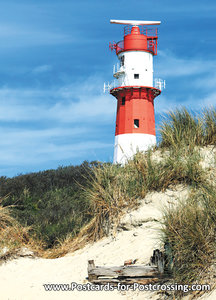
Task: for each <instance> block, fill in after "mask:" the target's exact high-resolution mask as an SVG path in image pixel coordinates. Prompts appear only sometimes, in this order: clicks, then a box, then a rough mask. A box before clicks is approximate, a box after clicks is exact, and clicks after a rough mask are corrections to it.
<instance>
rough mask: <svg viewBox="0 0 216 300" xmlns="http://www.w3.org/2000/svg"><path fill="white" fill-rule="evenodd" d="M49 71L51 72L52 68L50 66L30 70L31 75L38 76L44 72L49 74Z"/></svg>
mask: <svg viewBox="0 0 216 300" xmlns="http://www.w3.org/2000/svg"><path fill="white" fill-rule="evenodd" d="M49 71H52V66H50V65H42V66H38V67H35V68H34V69H33V70H32V73H35V74H40V73H46V72H49Z"/></svg>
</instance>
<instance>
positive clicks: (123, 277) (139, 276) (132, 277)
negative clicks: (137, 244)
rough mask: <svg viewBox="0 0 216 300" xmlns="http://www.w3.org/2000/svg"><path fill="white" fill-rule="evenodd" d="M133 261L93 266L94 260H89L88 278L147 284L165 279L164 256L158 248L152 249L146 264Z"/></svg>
mask: <svg viewBox="0 0 216 300" xmlns="http://www.w3.org/2000/svg"><path fill="white" fill-rule="evenodd" d="M130 262H131V264H130ZM135 262H136V260H134V261H133V260H128V261H126V262H125V264H124V266H118V267H100V266H95V263H94V260H89V261H88V280H89V281H90V282H92V283H95V284H106V283H112V284H115V283H116V284H117V283H119V282H120V283H122V284H123V283H124V284H133V283H134V282H137V283H140V284H148V283H153V282H158V281H161V280H164V279H165V277H166V276H165V273H164V266H165V258H164V254H163V253H162V252H161V251H159V250H158V249H157V250H154V252H153V256H152V257H151V259H150V263H149V264H148V265H134V264H133V263H135Z"/></svg>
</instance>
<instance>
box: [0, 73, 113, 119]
mask: <svg viewBox="0 0 216 300" xmlns="http://www.w3.org/2000/svg"><path fill="white" fill-rule="evenodd" d="M101 91H102V82H101V81H100V80H97V79H96V78H95V77H94V78H92V80H89V79H87V80H86V82H81V83H79V84H72V85H70V86H64V87H61V88H59V89H51V90H35V89H32V90H22V89H9V88H2V89H0V121H7V122H9V121H10V122H20V121H40V120H41V121H42V120H53V121H55V120H56V121H59V122H69V123H74V122H77V121H79V123H80V124H83V123H86V122H88V121H91V122H97V121H99V120H104V121H105V120H108V119H110V118H113V116H114V114H115V109H116V101H115V99H114V98H113V97H112V96H110V95H108V94H103V93H102V92H101ZM49 100H50V103H49Z"/></svg>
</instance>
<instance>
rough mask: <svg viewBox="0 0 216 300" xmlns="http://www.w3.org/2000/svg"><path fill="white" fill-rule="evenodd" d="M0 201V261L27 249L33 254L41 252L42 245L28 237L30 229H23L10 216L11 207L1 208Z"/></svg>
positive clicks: (33, 237)
mask: <svg viewBox="0 0 216 300" xmlns="http://www.w3.org/2000/svg"><path fill="white" fill-rule="evenodd" d="M2 201H3V199H0V259H6V258H8V257H11V256H13V255H16V254H18V252H19V250H20V249H21V248H24V247H27V248H28V249H31V250H32V251H35V253H39V252H40V251H42V248H43V247H42V246H43V245H42V243H41V241H39V240H38V239H36V238H35V236H31V237H30V235H29V230H30V229H31V228H30V227H23V226H21V225H20V224H19V222H18V221H17V220H16V219H15V218H14V217H12V216H11V209H12V207H11V206H6V207H4V206H2V205H1V202H2Z"/></svg>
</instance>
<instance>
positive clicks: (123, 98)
mask: <svg viewBox="0 0 216 300" xmlns="http://www.w3.org/2000/svg"><path fill="white" fill-rule="evenodd" d="M121 104H122V105H125V97H122V102H121Z"/></svg>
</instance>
